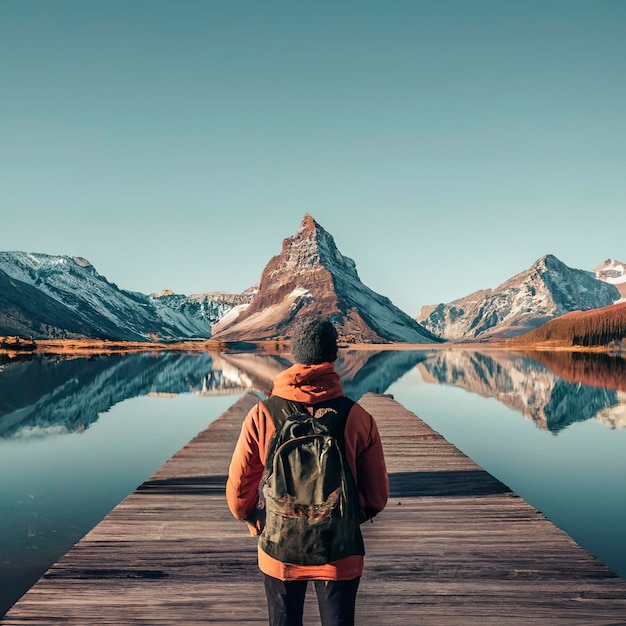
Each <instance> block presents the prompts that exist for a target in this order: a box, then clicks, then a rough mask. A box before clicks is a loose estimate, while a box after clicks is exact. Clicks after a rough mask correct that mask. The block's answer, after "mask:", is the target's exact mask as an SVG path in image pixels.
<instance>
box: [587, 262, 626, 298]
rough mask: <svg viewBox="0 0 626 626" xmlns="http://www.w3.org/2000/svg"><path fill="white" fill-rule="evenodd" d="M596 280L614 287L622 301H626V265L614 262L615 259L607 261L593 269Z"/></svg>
mask: <svg viewBox="0 0 626 626" xmlns="http://www.w3.org/2000/svg"><path fill="white" fill-rule="evenodd" d="M594 272H595V274H596V278H597V279H598V280H603V281H604V282H606V283H609V284H610V285H615V286H616V287H617V289H618V290H619V292H620V295H621V296H622V300H623V301H626V263H622V262H621V261H616V260H615V259H607V260H606V261H604V263H601V264H600V265H598V267H596V268H595V269H594Z"/></svg>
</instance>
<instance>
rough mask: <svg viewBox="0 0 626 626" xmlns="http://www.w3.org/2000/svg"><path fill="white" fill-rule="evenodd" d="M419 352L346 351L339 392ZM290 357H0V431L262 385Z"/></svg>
mask: <svg viewBox="0 0 626 626" xmlns="http://www.w3.org/2000/svg"><path fill="white" fill-rule="evenodd" d="M423 358H424V354H423V353H420V352H415V351H405V352H395V351H381V352H372V351H356V350H355V351H349V352H344V353H342V355H341V356H340V358H339V359H338V361H337V366H336V368H337V371H338V373H339V375H340V376H341V378H342V382H343V385H344V389H345V391H346V393H347V395H349V396H351V397H353V398H355V399H358V398H359V397H361V396H362V395H363V394H364V393H366V392H368V391H374V392H382V391H385V389H387V387H389V385H390V384H392V383H393V382H394V381H395V380H397V379H398V378H400V377H401V376H402V375H403V374H405V373H406V372H407V371H408V370H410V369H411V368H413V367H414V366H415V364H416V363H418V362H419V361H420V360H421V359H423ZM290 365H291V362H290V361H289V360H288V359H287V358H286V357H284V356H280V355H266V354H254V353H247V354H221V353H220V354H212V353H208V352H192V353H182V352H167V353H148V352H139V353H134V354H127V355H119V354H117V355H98V356H93V357H90V358H49V357H46V356H42V355H33V356H30V357H29V358H23V359H12V360H7V359H5V360H4V362H3V363H1V364H0V366H1V368H2V370H1V372H0V438H4V439H7V438H18V437H19V438H26V437H42V436H46V435H53V434H64V433H74V432H81V431H83V430H85V429H86V428H88V427H89V425H90V424H92V423H93V422H95V421H96V420H97V419H98V417H99V415H100V414H102V413H106V412H107V411H108V410H109V409H110V408H111V407H112V406H114V405H116V404H118V403H120V402H122V401H124V400H127V399H129V398H133V397H136V396H142V395H148V394H152V395H163V394H165V395H167V394H180V393H192V394H196V395H204V396H207V395H224V394H236V393H241V392H243V391H245V390H250V389H252V390H258V391H259V392H261V393H268V392H269V390H270V387H271V381H272V379H273V378H274V376H276V374H278V373H279V372H281V371H282V370H284V369H285V368H286V367H289V366H290Z"/></svg>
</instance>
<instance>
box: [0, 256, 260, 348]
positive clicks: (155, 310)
mask: <svg viewBox="0 0 626 626" xmlns="http://www.w3.org/2000/svg"><path fill="white" fill-rule="evenodd" d="M185 298H186V297H185V296H175V295H174V294H171V295H169V294H168V295H161V296H155V297H152V296H147V295H144V294H141V293H136V292H130V291H124V290H121V289H119V288H118V287H117V285H115V284H114V283H111V282H109V281H108V280H107V279H106V278H105V277H104V276H101V275H100V274H98V272H97V271H96V269H95V268H94V267H93V265H91V263H89V261H86V260H85V259H82V258H80V257H71V256H52V255H47V254H35V253H26V252H0V335H11V334H15V335H22V336H32V337H34V338H35V339H46V338H81V337H89V338H104V339H117V340H127V341H147V340H150V339H157V340H165V341H167V340H175V339H185V338H208V337H210V336H211V325H212V324H213V322H215V321H216V320H217V319H218V318H219V316H220V314H222V315H223V314H225V312H226V311H227V310H229V309H231V308H232V307H233V306H235V301H237V298H238V296H233V297H232V300H233V302H232V303H231V302H229V296H228V295H227V294H203V295H201V296H192V297H191V298H187V299H186V300H185ZM240 298H243V301H246V300H247V301H249V299H250V298H251V295H248V296H241V297H240Z"/></svg>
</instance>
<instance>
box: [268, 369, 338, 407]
mask: <svg viewBox="0 0 626 626" xmlns="http://www.w3.org/2000/svg"><path fill="white" fill-rule="evenodd" d="M271 395H273V396H280V397H281V398H285V399H286V400H294V401H296V402H304V403H305V404H315V403H317V402H321V401H323V400H331V399H332V398H339V397H341V396H343V389H342V387H341V382H340V380H339V375H338V374H337V373H336V372H335V366H334V364H333V363H319V364H316V365H303V364H301V363H297V364H296V365H293V366H291V367H290V368H289V369H286V370H285V371H284V372H281V373H280V374H278V376H276V378H274V388H273V390H272V394H271Z"/></svg>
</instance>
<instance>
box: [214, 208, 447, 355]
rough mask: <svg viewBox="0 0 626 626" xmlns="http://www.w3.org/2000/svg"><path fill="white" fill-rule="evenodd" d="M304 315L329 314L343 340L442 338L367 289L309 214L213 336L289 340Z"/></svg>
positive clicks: (422, 340) (421, 340) (423, 340)
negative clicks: (251, 294)
mask: <svg viewBox="0 0 626 626" xmlns="http://www.w3.org/2000/svg"><path fill="white" fill-rule="evenodd" d="M307 313H322V314H323V315H325V316H327V317H329V318H331V319H332V320H333V322H334V323H335V325H336V327H337V329H338V332H339V334H340V337H341V339H342V340H343V341H348V342H364V343H384V342H393V341H398V342H409V343H433V342H439V341H441V340H440V339H439V338H438V337H436V336H435V335H434V334H432V333H430V332H429V331H427V330H425V329H424V328H423V327H422V326H420V324H418V323H417V322H416V321H415V320H414V319H412V318H411V317H410V316H408V315H407V314H406V313H404V312H402V311H401V310H400V309H398V308H397V307H396V306H394V305H393V304H392V302H391V301H390V300H389V299H388V298H386V297H384V296H381V295H379V294H377V293H375V292H374V291H372V290H371V289H369V288H368V287H366V286H365V285H364V284H363V283H362V282H361V280H360V278H359V276H358V274H357V271H356V265H355V263H354V261H353V260H352V259H349V258H347V257H344V256H343V255H342V254H341V253H340V252H339V250H338V249H337V246H336V245H335V241H334V239H333V237H332V236H331V235H330V234H329V233H328V232H327V231H325V230H324V229H323V228H322V227H321V226H320V225H319V224H318V223H317V222H316V221H315V220H314V219H313V218H312V217H311V216H310V215H308V214H307V215H305V216H304V219H303V221H302V223H301V225H300V228H299V229H298V231H297V232H296V234H295V235H294V236H293V237H288V238H287V239H285V240H284V241H283V247H282V251H281V253H280V254H279V255H278V256H275V257H273V258H272V259H271V260H270V261H269V263H268V264H267V266H266V267H265V269H264V270H263V274H262V276H261V282H260V284H259V289H258V292H257V293H256V295H255V296H254V298H253V299H252V302H251V303H250V304H249V305H248V306H245V305H244V306H243V307H241V308H240V309H239V311H237V314H235V311H233V312H232V314H231V315H228V316H227V317H225V318H224V319H222V320H221V321H220V322H219V323H218V324H216V325H215V327H214V329H213V330H214V334H213V338H214V339H222V340H226V341H229V340H248V341H255V340H256V341H258V340H265V339H279V338H280V339H283V338H288V337H289V336H290V333H291V328H292V325H293V323H294V320H295V319H296V318H297V317H299V316H301V315H304V314H307Z"/></svg>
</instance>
